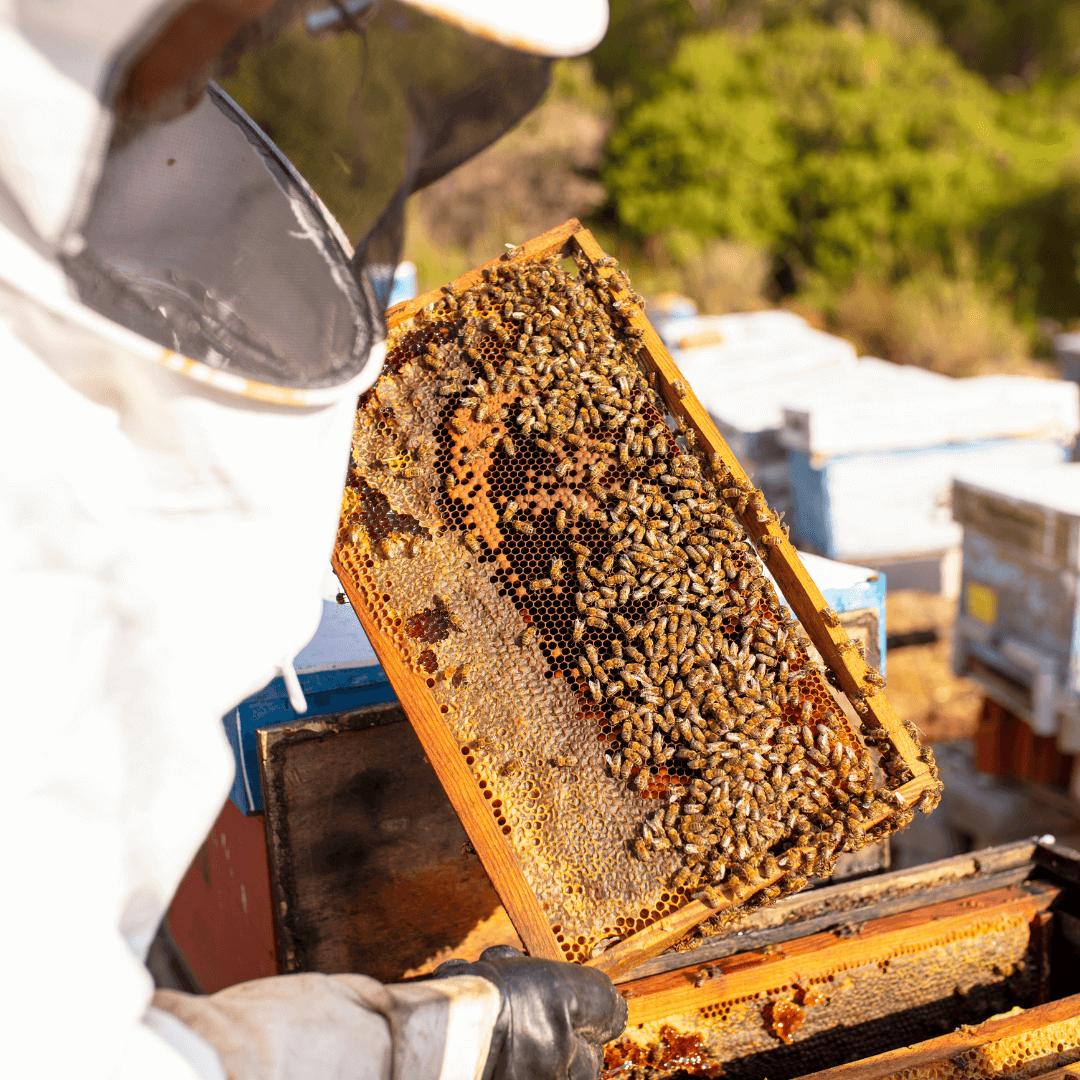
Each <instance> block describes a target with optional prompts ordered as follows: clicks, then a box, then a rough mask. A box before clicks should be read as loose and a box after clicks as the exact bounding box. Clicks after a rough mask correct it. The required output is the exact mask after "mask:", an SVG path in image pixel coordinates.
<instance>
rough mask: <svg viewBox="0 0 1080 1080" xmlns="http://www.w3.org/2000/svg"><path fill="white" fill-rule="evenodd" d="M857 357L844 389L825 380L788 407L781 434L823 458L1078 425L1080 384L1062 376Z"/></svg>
mask: <svg viewBox="0 0 1080 1080" xmlns="http://www.w3.org/2000/svg"><path fill="white" fill-rule="evenodd" d="M881 365H882V362H881V361H877V362H876V364H874V365H873V366H870V365H869V364H868V362H866V361H860V363H859V365H858V368H857V369H856V371H855V372H853V373H852V375H853V377H852V378H851V380H850V382H849V383H848V384H847V385H845V386H844V388H843V392H842V393H840V394H837V393H836V392H835V391H834V390H833V388H831V387H825V386H823V387H821V388H819V389H817V390H812V391H810V392H808V393H807V395H806V397H805V399H804V400H803V401H802V402H800V403H798V404H792V405H790V406H788V407H786V408H785V410H784V425H783V430H782V432H781V436H780V437H781V441H782V442H783V443H784V445H786V446H787V447H789V448H790V449H793V450H798V451H801V452H802V453H804V454H807V455H809V456H810V457H812V458H816V459H819V460H820V459H823V458H828V457H833V456H836V455H840V454H859V453H873V452H878V451H885V450H905V449H919V448H927V447H934V446H945V445H950V444H960V443H967V444H970V443H974V442H982V441H989V440H994V439H1004V438H1039V439H1053V440H1057V441H1061V442H1065V441H1068V440H1071V439H1072V438H1074V437H1075V436H1076V433H1077V432H1078V431H1080V387H1078V386H1077V385H1076V384H1075V383H1071V382H1065V381H1062V380H1058V379H1038V378H1031V377H1028V376H1019V375H984V376H978V377H976V378H971V379H950V378H947V377H945V376H944V375H936V374H934V373H933V372H929V371H923V370H921V369H919V368H913V367H901V366H899V365H886V367H891V368H892V371H891V372H889V371H887V370H885V368H883V367H882V366H881Z"/></svg>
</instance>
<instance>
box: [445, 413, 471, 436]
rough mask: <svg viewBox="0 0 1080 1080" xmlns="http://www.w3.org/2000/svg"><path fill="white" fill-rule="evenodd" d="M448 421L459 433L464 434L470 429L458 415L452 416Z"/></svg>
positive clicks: (452, 429) (451, 427)
mask: <svg viewBox="0 0 1080 1080" xmlns="http://www.w3.org/2000/svg"><path fill="white" fill-rule="evenodd" d="M447 423H448V424H449V425H450V430H451V431H453V432H455V433H456V434H458V435H464V434H465V432H466V431H468V430H469V429H468V428H467V427H466V426H465V423H464V421H462V420H459V419H458V418H457V417H456V416H451V417H450V419H449V420H448V421H447Z"/></svg>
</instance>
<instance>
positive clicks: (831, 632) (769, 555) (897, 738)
mask: <svg viewBox="0 0 1080 1080" xmlns="http://www.w3.org/2000/svg"><path fill="white" fill-rule="evenodd" d="M572 235H573V240H574V243H575V244H576V245H577V246H578V247H579V248H580V249H581V252H582V254H583V255H584V256H585V257H586V258H588V259H589V260H590V262H593V263H595V262H596V261H597V260H598V259H602V258H603V257H604V251H603V249H602V248H601V247H600V245H599V244H598V243H597V242H596V240H595V238H594V237H593V235H592V233H590V232H589V231H588V230H587V229H579V230H577V231H575V232H574V233H573V234H572ZM597 272H598V273H599V274H600V275H601V276H603V277H605V278H610V277H611V275H612V274H613V273H614V270H611V269H606V268H605V269H598V270H597ZM609 287H611V288H612V291H613V292H616V293H617V292H619V291H620V290H619V287H618V285H617V283H616V282H610V286H609ZM630 322H631V323H632V324H633V325H634V326H636V327H638V328H639V329H640V330H642V332H643V333H644V337H643V338H642V341H643V343H644V347H645V349H644V351H645V353H646V354H647V356H648V358H649V361H650V363H651V365H652V367H653V369H654V370H655V371H656V372H657V374H658V375H659V376H660V393H661V394H662V396H663V398H664V402H665V404H666V405H667V407H668V409H669V410H670V411H671V413H672V415H673V416H681V417H683V418H684V419H685V420H686V422H687V423H688V424H689V425H690V427H691V428H693V430H694V432H695V433H696V434H697V437H698V439H699V440H700V441H701V442H702V443H703V444H704V445H705V446H707V447H708V448H709V452H710V453H712V454H716V455H717V456H718V457H719V459H720V461H721V462H722V463H723V465H724V467H725V468H726V469H728V470H729V471H730V473H731V474H732V476H733V478H734V480H735V482H736V483H737V484H738V483H744V482H745V483H749V477H747V475H746V472H745V470H744V469H743V467H742V466H741V465H740V464H739V462H738V460H737V459H736V457H735V455H734V454H733V453H732V452H731V448H730V447H729V446H728V444H727V442H726V441H725V440H724V437H723V436H722V435H721V434H720V432H719V431H717V430H716V425H715V424H714V423H713V422H712V418H711V417H710V416H709V414H708V412H706V410H705V407H704V406H703V405H702V404H701V402H700V401H699V400H698V398H697V396H696V395H695V394H694V392H693V390H692V389H690V387H689V386H687V385H685V384H684V383H683V382H682V379H681V374H680V372H679V369H678V367H676V365H675V361H674V360H673V359H672V358H671V353H669V352H668V350H667V349H666V348H665V346H664V343H663V342H662V341H661V340H660V336H659V335H658V334H657V333H656V331H655V330H654V329H653V327H652V325H651V324H650V323H649V321H648V319H646V318H645V315H644V313H643V312H642V311H641V309H640V308H635V310H634V312H633V314H632V315H631V316H630ZM676 382H678V383H679V387H676V386H675V383H676ZM739 523H740V524H741V525H742V527H743V528H744V529H745V531H746V533H747V534H748V535H749V536H750V538H751V539H752V540H753V541H754V542H755V544H757V545H758V549H759V551H761V552H762V561H763V562H765V564H766V566H768V568H769V572H770V573H771V574H772V575H773V577H774V578H775V579H776V582H777V584H778V585H779V586H780V589H781V591H782V592H783V594H784V599H785V600H787V602H788V603H789V604H790V605H791V610H792V611H793V612H794V613H795V615H796V616H797V617H798V619H799V621H800V622H801V623H802V624H803V626H804V627H805V628H806V632H807V633H808V634H809V635H810V640H811V641H812V642H813V643H814V645H815V647H816V648H817V650H818V652H819V653H821V657H822V659H823V660H824V661H825V663H826V664H827V665H828V667H829V668H830V669H832V671H833V672H834V673H835V674H836V676H837V678H838V679H839V681H840V684H841V689H842V690H843V691H844V693H846V694H848V696H849V697H854V698H863V699H864V700H865V702H866V706H867V715H868V716H870V717H872V718H873V719H874V720H876V721H877V723H878V724H879V725H880V726H881V727H882V728H884V729H885V731H886V733H887V734H888V736H889V738H890V739H891V740H892V743H893V745H894V746H895V747H896V750H897V752H898V753H899V754H900V756H901V757H902V758H903V759H904V762H905V764H906V765H907V766H908V768H909V769H911V772H912V774H913V775H914V776H915V777H919V776H922V775H924V774H926V773H928V772H929V771H930V770H929V767H928V766H927V765H926V764H925V762H922V761H920V760H919V756H918V754H919V748H918V747H917V746H916V745H915V742H914V741H913V740H912V738H911V736H910V735H908V733H907V732H906V731H905V730H904V728H903V725H902V724H901V723H900V720H899V718H898V717H897V715H896V713H895V712H894V711H893V707H892V706H891V705H890V704H889V702H888V699H887V698H886V697H885V695H884V694H883V693H882V692H881V691H880V690H879V689H878V688H877V687H875V686H873V685H872V684H871V683H868V682H867V681H866V673H867V671H868V670H869V667H868V665H867V663H866V661H865V660H863V658H862V656H861V654H860V653H859V651H858V649H856V648H855V647H854V642H853V641H851V639H850V638H849V637H848V633H847V631H846V630H845V629H844V628H843V627H842V626H840V625H836V626H829V625H828V623H826V621H825V617H824V615H823V609H824V608H825V606H826V605H825V598H824V597H823V596H822V595H821V592H820V590H819V589H818V587H817V585H816V584H814V581H813V579H812V578H811V577H810V575H809V574H808V573H807V572H806V567H804V566H803V564H802V560H801V559H800V558H799V553H798V552H797V551H796V550H795V548H794V547H793V546H792V544H791V542H790V541H789V540H788V539H787V536H786V535H785V534H784V531H783V529H781V527H780V524H779V522H778V521H777V520H776V518H775V516H774V517H773V518H772V519H771V520H770V521H767V522H759V521H758V520H757V515H756V514H754V513H750V512H748V513H745V514H741V515H739ZM765 536H769V537H772V538H773V540H772V541H771V544H774V545H775V546H768V547H764V548H763V547H762V546H761V543H760V541H761V540H762V538H763V537H765Z"/></svg>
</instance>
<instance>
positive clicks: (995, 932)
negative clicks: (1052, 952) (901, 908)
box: [603, 912, 1080, 1080]
mask: <svg viewBox="0 0 1080 1080" xmlns="http://www.w3.org/2000/svg"><path fill="white" fill-rule="evenodd" d="M1036 948H1037V946H1036V945H1035V944H1034V943H1033V940H1032V935H1031V930H1030V923H1029V921H1028V919H1027V918H1026V917H1025V916H1024V915H1023V914H1020V913H1015V912H1013V913H1008V914H1005V913H999V914H995V915H993V916H990V917H988V918H975V919H973V920H972V921H971V923H970V924H969V925H967V926H964V927H963V928H962V929H952V930H950V931H949V932H947V933H943V934H941V935H940V936H936V937H930V938H928V939H926V940H923V941H919V942H918V943H916V944H912V945H909V946H902V947H899V948H892V949H888V950H884V951H882V952H881V953H870V955H866V953H865V952H864V953H863V955H861V956H858V957H857V958H856V957H849V958H847V959H844V960H841V961H840V962H837V963H835V964H824V965H821V966H816V970H815V971H814V973H813V974H809V975H806V976H800V977H798V978H796V979H794V980H792V981H790V982H784V983H781V984H780V985H776V986H769V985H768V983H767V981H766V980H767V976H764V975H763V978H762V982H763V985H762V987H761V989H760V991H757V992H754V993H749V994H747V993H744V994H735V995H732V996H730V997H725V996H724V994H723V977H724V976H723V974H722V973H718V974H717V975H716V976H715V978H716V979H717V980H718V981H719V982H720V992H719V994H717V995H713V999H712V1000H711V1001H710V1002H709V1004H707V1005H705V1006H703V1007H701V1008H698V1009H694V1010H692V1011H690V1012H683V1013H680V1014H675V1015H670V1016H665V1017H664V1018H663V1019H662V1020H656V1021H650V1022H648V1023H644V1024H633V1025H631V1027H630V1028H629V1029H628V1030H627V1032H626V1033H625V1035H624V1036H623V1038H622V1039H621V1040H619V1041H618V1042H615V1043H612V1044H609V1045H608V1047H607V1048H606V1052H605V1072H604V1074H603V1075H604V1076H605V1077H607V1078H608V1080H613V1078H616V1077H617V1078H620V1080H622V1078H627V1080H660V1078H662V1077H669V1076H678V1077H682V1076H712V1075H719V1073H720V1072H721V1071H722V1073H723V1075H724V1076H725V1078H727V1080H740V1078H742V1077H746V1078H748V1080H760V1077H762V1076H768V1077H769V1078H770V1080H788V1078H790V1077H797V1076H803V1075H805V1074H807V1073H812V1072H816V1071H818V1070H820V1069H827V1068H831V1067H833V1066H835V1065H839V1064H842V1063H844V1062H846V1061H854V1060H858V1059H861V1058H864V1057H869V1056H871V1055H874V1054H878V1053H883V1052H884V1051H886V1050H892V1049H894V1048H896V1047H898V1046H904V1045H910V1044H913V1043H918V1042H921V1041H923V1040H926V1039H929V1038H933V1037H936V1036H939V1035H942V1034H945V1033H947V1032H950V1031H952V1030H953V1029H954V1028H956V1027H957V1025H959V1024H963V1023H979V1022H981V1021H983V1020H985V1019H986V1018H987V1017H988V1016H990V1015H992V1014H994V1013H997V1012H1001V1011H1005V1010H1008V1009H1010V1008H1012V1007H1014V1006H1016V1005H1022V1006H1028V1005H1032V1004H1034V1003H1035V999H1036V996H1037V994H1038V987H1039V978H1040V975H1039V973H1040V961H1039V957H1038V956H1036V955H1035V954H1034V953H1035V950H1036ZM705 985H706V986H708V985H710V984H709V983H706V984H705ZM1006 1041H1008V1042H1010V1048H1009V1049H1008V1050H1006V1049H1005V1048H1004V1047H1002V1049H1001V1050H995V1051H991V1050H990V1049H989V1048H987V1047H983V1048H980V1049H979V1050H974V1051H969V1052H967V1053H965V1054H964V1055H963V1060H955V1064H956V1066H957V1067H956V1068H954V1069H952V1070H950V1069H949V1068H948V1067H947V1066H948V1064H949V1063H948V1062H946V1063H944V1065H945V1066H946V1068H945V1069H944V1071H945V1072H946V1073H949V1075H948V1076H947V1077H945V1076H939V1075H938V1073H939V1072H941V1071H942V1070H941V1069H940V1068H939V1069H938V1072H934V1073H933V1074H932V1075H931V1074H930V1072H929V1071H928V1070H925V1069H914V1070H904V1071H903V1072H901V1073H899V1074H898V1080H899V1078H901V1077H902V1080H923V1077H922V1076H921V1075H919V1076H918V1077H917V1076H916V1074H922V1073H924V1072H927V1076H926V1077H925V1080H971V1078H972V1077H973V1076H979V1077H980V1078H981V1080H993V1078H995V1077H998V1076H1001V1075H1013V1073H1014V1070H1016V1069H1018V1068H1019V1067H1020V1062H1019V1060H1018V1059H1019V1058H1020V1057H1021V1056H1022V1052H1021V1051H1020V1050H1019V1048H1018V1047H1015V1048H1014V1047H1012V1046H1011V1044H1012V1043H1013V1042H1014V1041H1015V1040H1006ZM1066 1044H1067V1045H1066ZM687 1045H693V1046H695V1047H696V1049H697V1054H698V1059H697V1061H696V1062H694V1063H689V1064H688V1063H687V1062H686V1060H685V1051H683V1055H682V1057H680V1058H678V1059H675V1056H674V1055H670V1054H669V1053H668V1050H669V1048H671V1047H673V1046H678V1047H680V1048H683V1047H685V1046H687ZM1055 1047H1056V1048H1055ZM1047 1049H1049V1050H1050V1052H1051V1053H1056V1055H1057V1057H1055V1061H1057V1062H1058V1063H1060V1064H1066V1063H1068V1062H1071V1061H1076V1060H1080V1021H1076V1022H1074V1023H1073V1028H1072V1029H1071V1031H1070V1034H1069V1037H1068V1039H1067V1040H1065V1041H1064V1042H1063V1043H1062V1045H1060V1046H1057V1045H1056V1041H1055V1046H1052V1047H1045V1048H1042V1049H1041V1050H1040V1053H1045V1052H1046V1050H1047ZM969 1061H970V1062H971V1064H970V1065H969V1064H968V1062H969ZM976 1063H981V1064H982V1065H983V1067H982V1068H980V1069H979V1071H977V1072H975V1071H970V1072H969V1071H966V1070H967V1069H969V1068H972V1069H973V1068H974V1067H975V1065H976ZM1035 1071H1042V1069H1041V1068H1040V1069H1038V1070H1035ZM954 1074H955V1075H954Z"/></svg>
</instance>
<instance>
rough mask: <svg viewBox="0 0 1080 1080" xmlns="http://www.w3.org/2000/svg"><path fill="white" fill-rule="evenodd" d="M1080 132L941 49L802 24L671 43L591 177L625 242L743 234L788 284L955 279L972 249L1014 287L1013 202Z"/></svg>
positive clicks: (1035, 198) (1020, 281)
mask: <svg viewBox="0 0 1080 1080" xmlns="http://www.w3.org/2000/svg"><path fill="white" fill-rule="evenodd" d="M1078 135H1080V131H1078V129H1077V127H1076V125H1075V124H1074V123H1073V122H1072V121H1070V120H1067V119H1061V118H1054V117H1052V116H1049V115H1047V113H1046V112H1045V111H1044V112H1043V113H1042V114H1041V115H1035V114H1033V113H1032V112H1031V110H1028V109H1025V108H1024V102H1023V101H1021V100H1019V98H1018V97H1016V96H1013V97H1006V96H1005V95H1003V94H1001V93H999V92H998V91H996V90H994V89H993V88H992V87H990V86H989V85H988V84H987V83H986V82H985V81H984V80H983V79H982V78H981V77H979V76H978V75H976V74H974V73H972V72H970V71H967V70H965V69H964V68H963V67H962V66H961V64H960V62H959V61H958V59H957V58H956V56H955V55H954V54H953V53H951V52H950V51H948V50H947V49H945V48H942V47H938V46H935V45H933V44H928V43H919V42H915V43H910V44H902V43H900V42H898V41H896V40H895V39H893V38H890V37H887V36H885V35H884V34H878V33H873V32H866V31H863V30H859V29H857V28H854V27H852V26H850V25H846V26H829V25H825V24H822V23H809V22H806V23H799V24H792V25H786V26H780V27H778V28H776V29H773V30H767V31H759V32H757V33H752V34H746V35H737V34H734V33H730V32H725V31H714V32H710V33H705V34H696V35H688V36H686V37H684V38H683V40H682V42H681V44H680V46H679V48H678V50H677V52H676V53H675V56H674V58H673V60H672V63H671V65H670V68H669V72H668V75H667V78H666V79H665V81H664V82H663V83H662V85H661V86H660V87H659V89H658V90H657V91H656V92H655V93H654V94H653V95H651V96H650V97H648V98H645V99H642V100H640V101H639V102H637V103H636V104H635V105H634V106H633V107H632V108H631V109H630V110H629V111H628V113H627V115H626V116H625V117H624V119H623V122H622V124H621V125H620V126H619V127H618V128H617V129H616V130H615V132H614V133H613V135H612V137H611V140H610V144H609V159H608V164H607V166H606V170H605V173H604V178H605V180H606V182H607V185H608V188H609V192H610V198H611V203H612V207H613V209H614V211H615V213H616V215H617V217H618V220H619V221H620V222H621V223H622V225H623V226H624V227H628V228H629V229H631V230H633V231H634V233H636V234H637V235H638V236H641V237H647V236H650V235H656V234H664V233H671V232H672V231H673V230H674V231H676V232H677V233H679V234H685V235H689V236H691V237H695V238H697V239H698V240H699V241H705V240H707V239H709V238H714V237H724V238H729V239H732V240H737V241H745V242H750V243H755V244H759V245H762V246H764V247H766V248H767V249H768V251H769V252H770V253H771V254H772V256H773V259H774V260H775V263H776V265H777V267H778V269H779V272H780V280H781V281H783V280H786V281H787V282H788V283H789V286H793V285H794V284H797V283H807V282H811V281H815V280H816V281H822V280H824V281H826V282H829V283H831V284H832V285H834V286H835V287H842V286H843V285H844V284H845V283H847V282H849V281H851V280H852V279H853V278H854V276H855V274H856V272H858V273H867V272H871V273H874V274H877V275H878V276H880V277H881V278H882V279H883V280H892V281H897V280H901V279H903V278H904V277H905V276H907V275H909V274H911V273H913V272H915V271H916V270H918V269H921V268H924V267H926V266H927V265H930V264H933V265H936V266H937V267H939V268H940V269H941V270H943V271H944V272H945V273H947V274H948V273H956V272H958V270H959V264H960V263H961V262H962V260H963V259H964V258H965V257H966V256H969V255H970V248H971V245H972V243H977V244H978V245H981V246H980V248H979V251H980V252H981V253H982V255H983V262H982V263H980V273H982V274H984V275H985V276H987V277H994V278H995V280H999V279H1001V277H1002V275H1003V274H1004V275H1005V276H1006V277H1008V278H1009V280H1008V281H1004V282H1000V283H1001V284H1003V285H1004V286H1005V287H1006V288H1012V289H1014V290H1017V291H1018V292H1019V291H1023V289H1024V288H1026V289H1027V291H1028V292H1029V293H1030V291H1031V287H1032V285H1033V282H1031V281H1029V280H1026V279H1025V275H1027V276H1028V278H1031V277H1032V275H1033V274H1034V273H1035V270H1034V268H1033V264H1032V262H1031V260H1035V259H1037V257H1038V255H1037V252H1038V250H1039V247H1040V241H1039V240H1038V239H1037V238H1034V239H1033V237H1032V233H1031V230H1032V228H1035V229H1037V228H1038V226H1037V225H1034V226H1025V225H1024V224H1023V222H1022V221H1021V219H1020V217H1018V214H1020V209H1019V208H1020V207H1022V206H1023V205H1034V204H1038V205H1042V203H1040V200H1043V202H1045V200H1047V199H1048V198H1049V199H1050V201H1051V203H1052V202H1053V199H1052V196H1051V193H1052V192H1053V191H1054V190H1056V189H1057V187H1058V186H1059V183H1060V181H1059V178H1060V176H1061V173H1062V168H1063V164H1064V162H1065V161H1066V160H1067V158H1068V155H1069V154H1070V152H1071V151H1072V150H1073V148H1074V147H1075V146H1076V145H1077V144H1078ZM1021 217H1022V215H1021ZM1051 219H1052V213H1051V211H1050V210H1046V211H1045V212H1044V213H1043V215H1042V219H1041V220H1042V222H1043V224H1044V226H1045V227H1046V228H1047V229H1049V228H1052V226H1051V224H1050V223H1051ZM1018 230H1019V231H1018ZM1020 257H1022V258H1024V259H1026V260H1028V263H1027V264H1025V265H1023V266H1011V265H1009V260H1010V259H1014V258H1020ZM1071 258H1072V264H1071V266H1070V267H1067V268H1066V269H1067V270H1068V271H1069V272H1070V273H1071V274H1072V277H1073V279H1074V280H1075V264H1076V256H1075V253H1073V255H1072V256H1071ZM1032 306H1034V302H1033V303H1032ZM1078 313H1080V312H1078Z"/></svg>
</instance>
